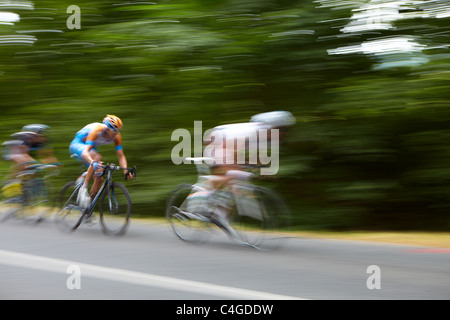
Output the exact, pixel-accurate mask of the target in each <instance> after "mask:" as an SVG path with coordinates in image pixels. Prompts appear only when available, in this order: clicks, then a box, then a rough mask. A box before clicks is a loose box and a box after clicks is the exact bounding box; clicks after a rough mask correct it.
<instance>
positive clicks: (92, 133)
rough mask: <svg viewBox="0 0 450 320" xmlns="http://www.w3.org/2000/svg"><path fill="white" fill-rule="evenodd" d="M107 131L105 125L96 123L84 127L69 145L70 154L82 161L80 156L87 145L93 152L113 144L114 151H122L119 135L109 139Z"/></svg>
mask: <svg viewBox="0 0 450 320" xmlns="http://www.w3.org/2000/svg"><path fill="white" fill-rule="evenodd" d="M108 130H109V129H108V127H107V126H106V125H105V124H102V123H98V122H94V123H90V124H88V125H86V126H85V127H84V128H83V129H81V130H80V131H78V132H77V133H76V134H75V138H74V139H73V140H72V142H71V143H70V147H69V151H70V154H71V155H72V156H75V157H76V158H78V159H82V158H81V154H82V153H83V151H84V149H85V148H86V147H87V146H88V145H90V146H92V147H93V149H94V150H97V147H98V146H102V145H107V144H111V143H114V144H115V146H116V147H115V149H116V150H121V149H123V148H122V136H121V135H120V133H119V134H117V135H116V136H115V137H114V138H110V137H109V136H108V135H107V131H108ZM86 165H88V164H86Z"/></svg>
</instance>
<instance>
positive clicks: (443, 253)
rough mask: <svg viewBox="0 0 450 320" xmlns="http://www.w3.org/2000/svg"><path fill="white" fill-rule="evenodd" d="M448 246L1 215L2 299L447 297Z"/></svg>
mask: <svg viewBox="0 0 450 320" xmlns="http://www.w3.org/2000/svg"><path fill="white" fill-rule="evenodd" d="M449 266H450V251H449V250H448V249H442V250H441V249H439V248H428V247H414V246H405V245H390V244H380V243H369V242H355V241H342V240H330V239H316V238H314V239H313V238H301V237H292V238H289V239H286V241H284V244H283V246H282V247H281V248H279V249H278V250H276V251H273V252H261V251H256V250H254V249H251V248H246V247H241V246H238V245H236V244H233V243H232V242H231V241H230V240H229V239H228V238H227V237H226V236H225V235H223V234H222V233H221V231H219V230H217V232H215V233H214V235H213V237H212V238H211V239H210V240H209V241H208V242H207V243H204V244H202V245H192V244H187V243H184V242H182V241H181V240H179V239H178V238H176V237H175V235H174V234H173V233H172V231H171V230H170V228H169V226H168V225H166V224H165V223H157V224H151V223H147V224H146V223H138V222H133V221H132V224H131V227H130V229H129V230H128V233H127V234H126V235H125V236H123V237H107V236H105V235H103V234H102V233H101V231H100V226H99V225H94V226H86V225H83V226H81V227H80V228H79V229H78V230H77V231H75V232H74V233H71V234H66V233H62V232H61V231H60V230H59V229H57V228H56V226H55V225H54V224H53V223H51V222H50V221H48V222H44V223H41V224H39V225H30V224H26V223H24V222H23V221H16V220H13V221H7V222H5V223H3V224H0V299H3V300H5V299H13V300H14V299H45V300H53V299H58V300H61V299H63V300H64V299H121V300H122V299H133V300H136V299H146V300H277V299H281V300H289V299H318V300H337V299H338V300H366V299H367V300H372V299H384V300H397V299H402V300H404V299H407V300H416V299H420V300H423V299H434V300H436V299H446V300H448V299H449V298H450V268H449Z"/></svg>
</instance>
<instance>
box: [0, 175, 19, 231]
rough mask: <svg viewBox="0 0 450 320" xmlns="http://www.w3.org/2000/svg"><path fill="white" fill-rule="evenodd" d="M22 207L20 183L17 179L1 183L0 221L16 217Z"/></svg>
mask: <svg viewBox="0 0 450 320" xmlns="http://www.w3.org/2000/svg"><path fill="white" fill-rule="evenodd" d="M22 209H23V192H22V184H21V182H20V181H19V180H9V181H6V182H3V183H2V184H1V190H0V222H5V221H6V220H8V219H13V218H16V217H17V216H18V215H20V212H21V210H22Z"/></svg>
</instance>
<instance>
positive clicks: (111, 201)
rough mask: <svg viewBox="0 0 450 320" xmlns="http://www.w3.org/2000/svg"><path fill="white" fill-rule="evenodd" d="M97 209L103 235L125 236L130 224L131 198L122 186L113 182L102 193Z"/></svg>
mask: <svg viewBox="0 0 450 320" xmlns="http://www.w3.org/2000/svg"><path fill="white" fill-rule="evenodd" d="M98 209H99V213H100V225H101V228H102V231H103V233H105V234H107V235H116V236H119V235H123V234H125V232H126V231H127V229H128V225H129V222H130V216H131V198H130V195H129V193H128V190H127V189H126V188H125V186H124V185H123V184H121V183H118V182H113V183H112V184H111V187H110V188H107V189H106V190H105V191H104V192H103V194H102V196H101V198H100V204H99V207H98Z"/></svg>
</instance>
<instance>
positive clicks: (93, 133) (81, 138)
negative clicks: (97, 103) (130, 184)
mask: <svg viewBox="0 0 450 320" xmlns="http://www.w3.org/2000/svg"><path fill="white" fill-rule="evenodd" d="M122 127H123V122H122V120H121V119H120V118H119V117H117V116H115V115H106V117H105V118H104V119H103V122H102V123H98V122H94V123H91V124H88V125H86V126H85V127H84V128H82V129H81V130H80V131H78V132H77V133H76V135H75V138H74V139H73V140H72V142H71V144H70V147H69V151H70V154H71V155H72V156H74V157H75V158H77V159H78V160H79V161H80V162H82V163H84V164H85V165H86V167H87V168H88V170H87V174H86V176H85V179H84V183H83V186H82V187H81V189H80V191H79V193H78V194H79V196H78V200H79V204H80V206H81V207H83V208H87V207H88V206H89V205H90V202H91V199H92V198H93V197H95V195H96V194H97V192H98V190H99V188H100V185H101V183H102V181H103V179H102V178H101V177H98V176H96V175H94V173H95V172H101V171H102V170H101V168H100V167H99V164H100V163H101V160H102V156H101V154H100V153H99V152H98V149H97V147H98V146H102V145H107V144H113V143H114V145H115V150H116V153H117V158H118V160H119V165H120V166H121V167H122V168H126V167H127V159H126V157H125V154H124V152H123V147H122V136H121V134H120V130H121V129H122ZM124 174H125V178H126V179H128V180H131V179H133V174H132V173H130V172H128V171H127V170H124ZM92 177H94V183H93V185H92V188H91V191H90V193H89V192H88V187H89V182H90V181H91V179H92Z"/></svg>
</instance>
